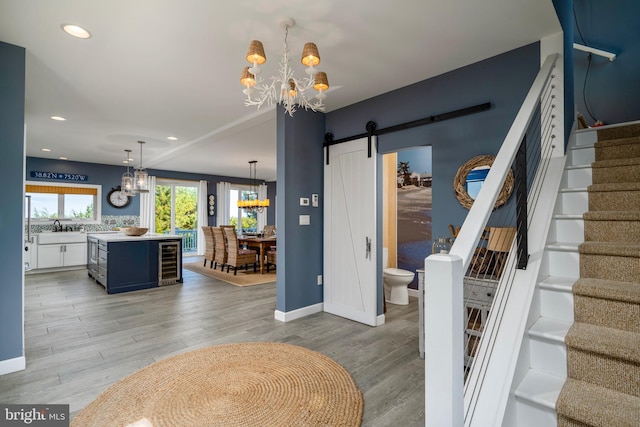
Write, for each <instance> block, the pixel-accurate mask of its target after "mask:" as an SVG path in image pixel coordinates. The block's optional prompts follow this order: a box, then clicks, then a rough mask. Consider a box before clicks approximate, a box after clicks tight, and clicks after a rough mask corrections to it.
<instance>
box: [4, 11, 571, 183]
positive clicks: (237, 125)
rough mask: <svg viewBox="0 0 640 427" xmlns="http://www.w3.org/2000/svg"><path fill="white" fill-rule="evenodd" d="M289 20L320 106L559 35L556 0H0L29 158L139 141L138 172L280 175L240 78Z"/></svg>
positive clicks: (276, 53)
mask: <svg viewBox="0 0 640 427" xmlns="http://www.w3.org/2000/svg"><path fill="white" fill-rule="evenodd" d="M287 16H288V17H292V18H294V19H295V21H296V26H295V27H294V28H292V29H291V30H290V31H289V46H290V49H291V56H292V58H293V61H292V64H293V66H294V68H296V72H297V73H300V74H301V73H302V65H300V64H299V55H300V52H301V49H302V46H303V44H304V43H305V42H307V41H314V42H315V43H316V44H317V45H318V48H319V50H320V55H321V57H322V63H321V64H320V66H319V67H318V68H320V69H321V70H323V71H326V72H327V74H328V76H329V83H330V84H331V86H332V89H331V90H330V92H329V94H328V99H327V111H332V110H336V109H338V108H341V107H344V106H347V105H350V104H353V103H355V102H358V101H362V100H364V99H367V98H371V97H373V96H375V95H379V94H381V93H385V92H388V91H391V90H394V89H397V88H399V87H403V86H407V85H409V84H412V83H415V82H418V81H421V80H424V79H427V78H430V77H433V76H436V75H439V74H442V73H445V72H447V71H450V70H453V69H456V68H459V67H462V66H465V65H468V64H471V63H474V62H476V61H479V60H482V59H485V58H488V57H491V56H494V55H497V54H500V53H503V52H506V51H509V50H511V49H514V48H517V47H520V46H524V45H526V44H529V43H532V42H535V41H537V40H540V39H541V38H542V37H544V36H547V35H550V34H554V33H557V32H558V31H560V26H559V24H558V21H557V18H556V15H555V12H554V9H553V5H552V2H551V0H544V1H541V0H536V1H531V0H483V1H469V0H467V1H464V0H396V1H394V2H391V1H383V0H314V1H310V0H236V1H221V0H218V1H215V0H181V1H178V0H102V1H100V0H91V1H90V0H55V1H52V0H0V41H4V42H6V43H11V44H15V45H18V46H22V47H25V48H26V51H27V64H26V66H27V75H26V123H27V150H26V153H27V156H33V157H43V158H54V159H57V158H58V157H60V156H65V157H67V158H68V159H69V160H72V161H82V162H93V163H103V164H112V165H122V161H123V160H124V159H125V158H126V153H125V151H124V150H125V149H131V150H133V153H132V157H133V158H134V159H135V161H134V164H135V165H137V164H138V163H139V159H140V156H139V151H140V149H139V145H138V144H137V143H136V141H138V140H143V141H146V144H145V145H144V148H143V159H142V160H143V165H144V166H145V167H146V168H151V169H165V170H173V171H185V172H194V173H203V174H211V175H224V176H235V177H248V175H249V166H248V163H247V162H248V161H250V160H257V161H258V165H257V175H258V178H259V179H264V180H275V177H276V125H275V109H274V108H273V107H270V108H263V109H261V110H256V109H255V108H253V107H245V106H244V95H243V94H242V89H243V87H242V86H241V85H240V83H239V78H240V72H241V70H242V67H244V66H245V65H247V64H246V61H245V60H244V56H245V53H246V50H247V46H248V44H249V41H250V40H252V39H259V40H261V41H262V42H263V44H264V46H265V50H266V54H267V58H268V61H267V63H266V64H265V65H264V66H262V68H263V73H264V75H265V77H268V76H271V75H273V74H275V73H276V72H277V69H278V68H277V67H278V61H279V59H280V56H281V54H282V49H283V39H284V31H283V29H282V28H281V27H280V25H279V23H280V21H281V19H282V18H283V17H287ZM65 23H72V24H77V25H81V26H83V27H85V28H87V29H88V30H89V31H90V32H91V33H92V37H91V38H90V39H87V40H79V39H75V38H73V37H70V36H69V35H67V34H66V33H64V32H63V31H62V30H61V28H60V27H61V25H62V24H65ZM52 115H59V116H63V117H65V118H66V119H67V121H65V122H57V121H53V120H51V119H50V116H52ZM168 136H175V137H177V138H179V139H178V141H169V140H167V137H168ZM42 148H50V149H51V150H52V151H51V152H49V153H45V152H43V151H41V149H42Z"/></svg>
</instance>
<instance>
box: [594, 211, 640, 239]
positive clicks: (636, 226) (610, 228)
mask: <svg viewBox="0 0 640 427" xmlns="http://www.w3.org/2000/svg"><path fill="white" fill-rule="evenodd" d="M583 219H584V240H585V241H586V242H590V241H596V242H605V241H608V242H628V243H633V242H640V210H638V211H590V212H587V213H585V214H584V216H583Z"/></svg>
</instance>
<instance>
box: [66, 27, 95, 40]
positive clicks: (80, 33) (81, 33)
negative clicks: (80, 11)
mask: <svg viewBox="0 0 640 427" xmlns="http://www.w3.org/2000/svg"><path fill="white" fill-rule="evenodd" d="M61 27H62V29H63V30H64V32H65V33H67V34H69V35H70V36H73V37H77V38H79V39H88V38H90V37H91V33H90V32H89V31H87V30H85V29H84V28H82V27H80V26H78V25H73V24H62V25H61Z"/></svg>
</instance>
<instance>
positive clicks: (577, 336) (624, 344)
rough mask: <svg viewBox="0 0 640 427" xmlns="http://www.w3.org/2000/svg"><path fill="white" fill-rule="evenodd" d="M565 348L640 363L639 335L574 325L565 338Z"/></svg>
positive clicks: (584, 324)
mask: <svg viewBox="0 0 640 427" xmlns="http://www.w3.org/2000/svg"><path fill="white" fill-rule="evenodd" d="M565 343H566V344H567V348H573V349H577V350H582V351H586V352H589V353H596V354H601V355H606V356H608V357H611V358H614V359H621V360H627V361H631V362H633V363H636V364H637V363H640V334H638V333H635V332H630V331H622V330H620V329H614V328H605V327H604V326H598V325H590V324H588V323H581V322H576V323H574V324H573V325H572V326H571V328H570V329H569V332H567V336H566V337H565Z"/></svg>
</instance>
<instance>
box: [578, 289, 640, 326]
mask: <svg viewBox="0 0 640 427" xmlns="http://www.w3.org/2000/svg"><path fill="white" fill-rule="evenodd" d="M639 280H640V278H639ZM573 293H574V294H575V295H583V296H589V297H593V298H601V299H609V300H615V301H627V302H630V303H634V304H640V282H638V283H634V282H619V281H615V280H605V279H590V278H581V279H578V281H577V282H576V283H575V284H574V285H573ZM638 322H640V319H638Z"/></svg>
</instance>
